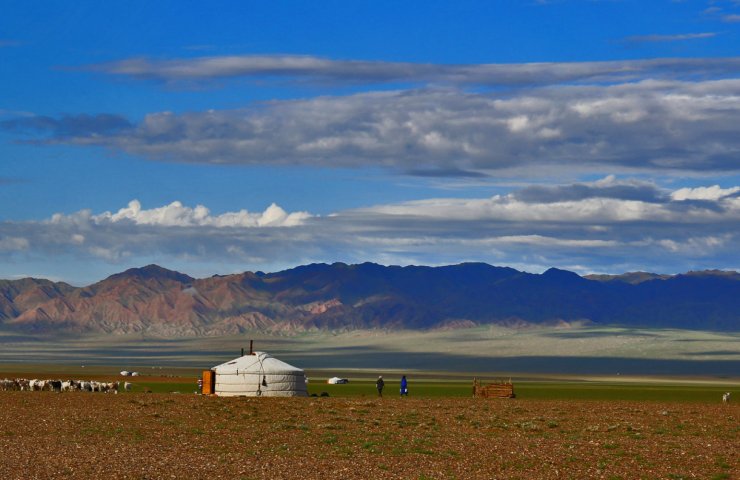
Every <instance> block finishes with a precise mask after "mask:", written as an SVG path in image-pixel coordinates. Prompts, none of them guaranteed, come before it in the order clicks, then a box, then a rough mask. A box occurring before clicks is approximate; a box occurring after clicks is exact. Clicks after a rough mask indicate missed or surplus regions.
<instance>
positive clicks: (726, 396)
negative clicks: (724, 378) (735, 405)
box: [722, 392, 730, 403]
mask: <svg viewBox="0 0 740 480" xmlns="http://www.w3.org/2000/svg"><path fill="white" fill-rule="evenodd" d="M722 403H730V392H725V393H724V394H723V395H722Z"/></svg>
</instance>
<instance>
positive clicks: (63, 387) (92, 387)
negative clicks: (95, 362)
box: [0, 378, 131, 393]
mask: <svg viewBox="0 0 740 480" xmlns="http://www.w3.org/2000/svg"><path fill="white" fill-rule="evenodd" d="M119 389H123V390H126V391H128V390H131V383H129V382H98V381H96V380H37V379H33V380H27V379H25V378H3V379H0V391H21V392H24V391H28V392H41V391H50V392H103V393H118V390H119Z"/></svg>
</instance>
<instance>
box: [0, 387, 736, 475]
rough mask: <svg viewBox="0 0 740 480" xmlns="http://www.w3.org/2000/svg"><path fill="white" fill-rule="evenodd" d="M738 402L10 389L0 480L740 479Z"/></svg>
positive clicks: (2, 426) (2, 415)
mask: <svg viewBox="0 0 740 480" xmlns="http://www.w3.org/2000/svg"><path fill="white" fill-rule="evenodd" d="M739 437H740V406H738V405H737V404H730V405H722V404H719V403H717V404H696V403H654V402H644V403H637V402H617V401H615V402H597V401H525V400H495V401H491V400H480V399H472V398H471V399H413V398H408V399H407V398H404V399H399V398H384V399H382V400H381V399H375V398H353V399H340V398H309V399H306V398H294V399H277V398H269V399H268V398H264V399H256V398H251V399H247V398H230V399H225V398H214V397H210V398H207V397H201V396H196V395H171V394H170V395H164V394H163V395H158V394H121V395H102V394H101V395H90V394H84V393H65V394H55V393H51V392H0V452H2V455H1V457H0V478H18V479H21V478H23V479H29V478H39V479H41V478H67V477H70V478H72V477H75V478H130V479H143V478H147V479H154V478H229V479H231V478H245V479H246V478H285V479H291V478H296V479H298V478H300V479H314V478H374V479H377V478H411V479H425V478H426V479H428V478H434V479H437V478H440V479H441V478H457V479H470V478H481V479H484V478H486V479H488V478H507V479H511V478H521V479H536V478H543V479H547V478H552V479H556V478H558V479H559V478H575V479H580V478H605V479H617V478H621V479H636V478H673V479H679V478H687V479H688V478H702V479H722V478H739V477H738V475H740V466H739V465H738V462H739V460H738V458H739V456H738V452H740V439H739Z"/></svg>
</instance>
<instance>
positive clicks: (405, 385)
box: [401, 375, 409, 396]
mask: <svg viewBox="0 0 740 480" xmlns="http://www.w3.org/2000/svg"><path fill="white" fill-rule="evenodd" d="M404 395H406V396H408V395H409V382H408V380H406V375H404V376H403V377H401V396H404Z"/></svg>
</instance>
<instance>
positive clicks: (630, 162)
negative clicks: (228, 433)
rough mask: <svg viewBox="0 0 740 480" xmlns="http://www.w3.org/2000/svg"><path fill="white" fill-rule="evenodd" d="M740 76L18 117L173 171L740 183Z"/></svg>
mask: <svg viewBox="0 0 740 480" xmlns="http://www.w3.org/2000/svg"><path fill="white" fill-rule="evenodd" d="M737 125H740V79H728V80H716V81H697V82H683V81H657V80H645V81H641V82H636V83H626V84H618V85H590V86H584V85H579V86H561V87H548V88H536V89H528V90H523V91H518V92H516V93H506V94H502V93H473V92H466V91H462V90H458V89H442V90H440V89H421V90H403V91H387V92H369V93H359V94H354V95H349V96H341V97H317V98H312V99H305V100H289V101H273V102H269V103H266V104H260V105H257V106H253V107H249V108H244V109H238V110H210V111H206V112H190V113H182V114H175V113H171V112H160V113H152V114H149V115H147V116H146V117H145V118H144V119H143V120H142V121H140V122H138V123H135V124H130V123H128V121H127V120H125V119H123V118H120V117H117V116H115V115H110V114H105V115H98V116H77V117H74V116H63V117H60V118H57V119H50V118H48V117H31V118H18V119H15V120H8V121H5V122H1V123H0V127H3V128H5V129H6V130H8V129H10V130H13V131H15V132H21V133H25V134H26V135H28V136H29V137H30V138H31V141H36V142H39V141H40V142H47V143H65V144H74V145H88V146H101V147H106V148H110V149H113V150H116V151H124V152H128V153H130V154H135V155H139V156H142V157H145V158H149V159H154V160H160V161H177V162H193V163H227V164H241V165H310V166H317V167H328V168H332V167H368V166H371V167H378V166H380V167H386V168H388V169H390V170H392V171H399V172H405V173H413V174H417V175H427V176H445V175H448V176H466V175H467V176H475V175H486V174H490V173H492V172H495V171H501V170H514V171H516V170H520V171H525V172H526V171H529V170H531V169H532V168H538V167H540V166H547V165H550V166H558V167H561V168H565V169H567V170H568V171H574V172H596V173H600V172H604V171H610V172H614V173H624V172H631V171H635V170H643V171H653V172H656V171H657V172H671V171H673V172H681V171H691V172H700V173H701V172H737V171H738V170H740V136H739V135H737V128H736V126H737Z"/></svg>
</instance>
